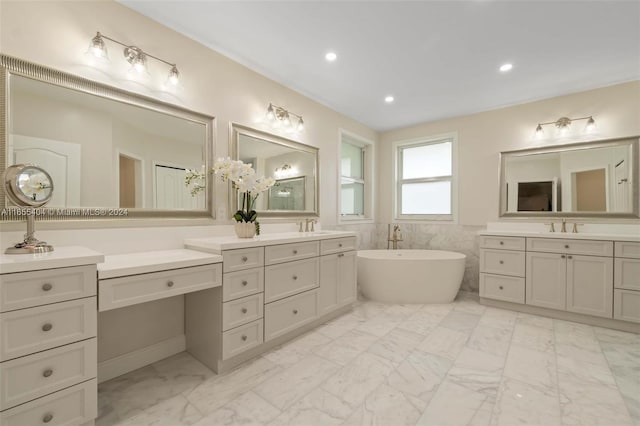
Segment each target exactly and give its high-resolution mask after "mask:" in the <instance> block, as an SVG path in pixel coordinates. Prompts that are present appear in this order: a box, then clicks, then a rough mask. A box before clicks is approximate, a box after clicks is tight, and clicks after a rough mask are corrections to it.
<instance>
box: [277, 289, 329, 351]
mask: <svg viewBox="0 0 640 426" xmlns="http://www.w3.org/2000/svg"><path fill="white" fill-rule="evenodd" d="M317 317H318V291H317V290H312V291H307V292H304V293H302V294H298V295H295V296H291V297H287V298H286V299H283V300H279V301H277V302H273V303H270V304H268V305H266V306H265V307H264V339H265V341H268V340H271V339H273V338H275V337H278V336H281V335H283V334H285V333H288V332H289V331H292V330H295V329H296V328H298V327H300V326H302V325H304V324H306V323H308V322H311V321H313V320H314V319H316V318H317Z"/></svg>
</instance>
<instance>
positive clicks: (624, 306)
mask: <svg viewBox="0 0 640 426" xmlns="http://www.w3.org/2000/svg"><path fill="white" fill-rule="evenodd" d="M613 317H614V318H615V319H619V320H624V321H632V322H640V291H634V290H621V289H617V288H616V289H614V290H613Z"/></svg>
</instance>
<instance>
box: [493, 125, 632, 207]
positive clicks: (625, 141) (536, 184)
mask: <svg viewBox="0 0 640 426" xmlns="http://www.w3.org/2000/svg"><path fill="white" fill-rule="evenodd" d="M638 143H639V137H637V136H635V137H630V138H622V139H611V140H602V141H595V142H584V143H576V144H570V145H558V146H551V147H544V148H534V149H526V150H521V151H509V152H502V153H501V154H500V216H501V217H547V216H551V217H553V216H564V217H603V218H604V217H608V218H638V217H640V214H639V210H640V198H639V196H638V186H639V185H638V163H639V161H640V159H639V157H638V155H639V154H638Z"/></svg>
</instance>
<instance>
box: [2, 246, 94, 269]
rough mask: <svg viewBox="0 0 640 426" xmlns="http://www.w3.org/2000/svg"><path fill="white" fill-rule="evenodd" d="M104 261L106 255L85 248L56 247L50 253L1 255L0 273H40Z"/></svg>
mask: <svg viewBox="0 0 640 426" xmlns="http://www.w3.org/2000/svg"><path fill="white" fill-rule="evenodd" d="M103 261H104V255H103V254H102V253H98V252H97V251H94V250H91V249H88V248H85V247H79V246H68V247H54V250H53V251H51V252H49V253H34V254H1V255H0V272H2V273H3V274H9V273H14V272H27V271H38V270H41V269H53V268H66V267H70V266H80V265H91V264H94V263H100V262H103Z"/></svg>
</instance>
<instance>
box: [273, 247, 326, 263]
mask: <svg viewBox="0 0 640 426" xmlns="http://www.w3.org/2000/svg"><path fill="white" fill-rule="evenodd" d="M319 255H320V242H319V241H309V242H305V243H292V244H278V245H275V246H267V247H265V249H264V263H265V265H273V264H276V263H282V262H290V261H292V260H298V259H306V258H309V257H314V256H319Z"/></svg>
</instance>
